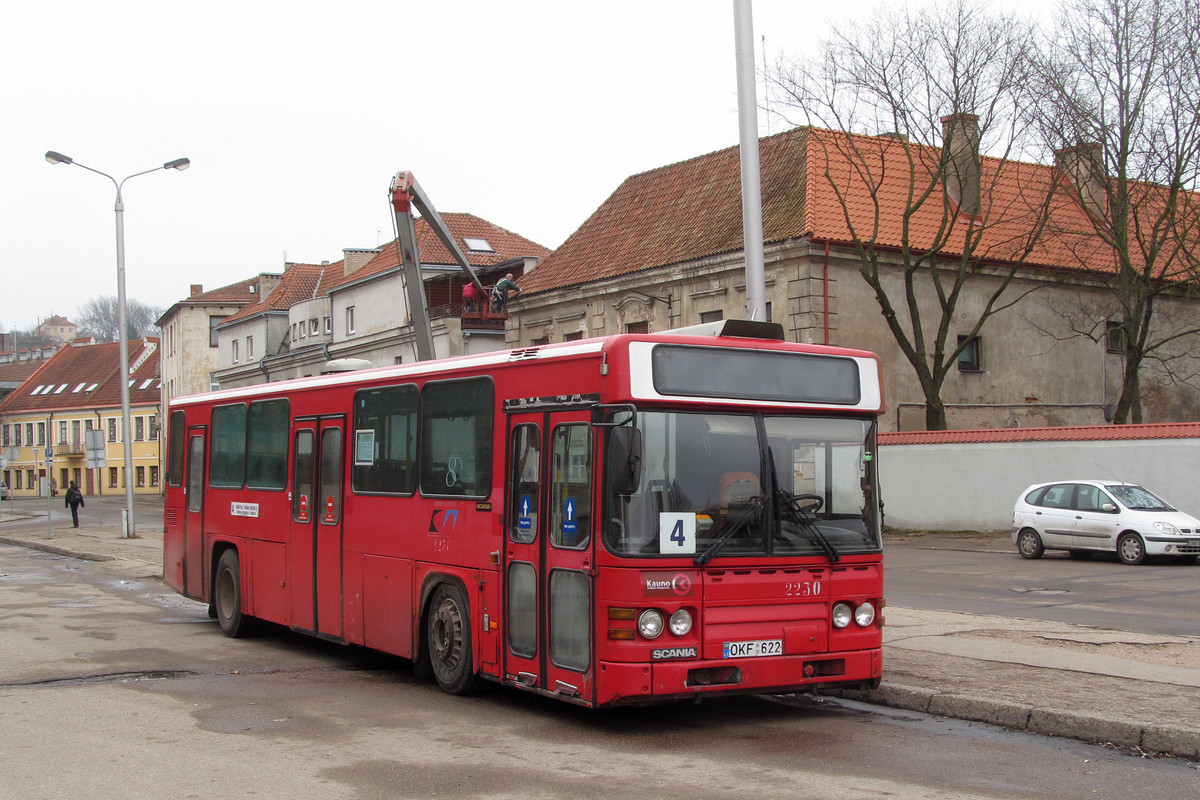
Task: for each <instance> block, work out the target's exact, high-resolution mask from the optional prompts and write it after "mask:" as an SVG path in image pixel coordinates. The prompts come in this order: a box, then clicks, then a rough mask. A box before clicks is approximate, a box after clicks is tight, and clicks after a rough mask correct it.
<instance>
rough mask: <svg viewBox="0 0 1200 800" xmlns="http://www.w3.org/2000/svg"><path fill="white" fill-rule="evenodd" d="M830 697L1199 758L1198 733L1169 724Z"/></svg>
mask: <svg viewBox="0 0 1200 800" xmlns="http://www.w3.org/2000/svg"><path fill="white" fill-rule="evenodd" d="M828 694H829V695H830V696H833V697H842V698H845V699H847V700H857V701H860V702H864V703H874V704H876V705H882V706H888V707H889V708H901V709H905V710H908V711H920V712H922V713H925V714H933V715H936V716H941V717H950V718H953V719H963V720H969V721H972V722H984V723H987V724H990V725H996V726H998V727H1002V728H1009V729H1011V730H1020V731H1027V732H1029V733H1037V734H1041V735H1043V736H1057V737H1060V738H1064V739H1076V740H1079V741H1083V742H1089V743H1092V744H1113V745H1117V746H1119V747H1128V748H1134V749H1138V750H1142V751H1144V752H1145V753H1147V754H1152V755H1166V756H1173V757H1175V758H1182V759H1188V760H1193V761H1194V760H1197V759H1200V733H1197V732H1195V731H1190V730H1186V729H1183V728H1176V727H1173V726H1170V725H1145V726H1142V725H1140V724H1138V723H1136V722H1130V721H1127V720H1115V719H1099V718H1096V717H1089V716H1085V715H1082V714H1076V713H1074V712H1071V711H1064V710H1062V709H1054V708H1035V707H1033V706H1026V705H1022V704H1020V703H1005V702H1000V701H995V700H988V699H986V698H980V697H971V696H968V695H956V694H943V693H941V692H938V691H936V690H933V689H924V688H917V687H912V686H900V685H895V684H892V685H883V686H880V687H879V688H878V689H870V690H865V691H864V690H861V689H841V690H832V691H829V692H828Z"/></svg>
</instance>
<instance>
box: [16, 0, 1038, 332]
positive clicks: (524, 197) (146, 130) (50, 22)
mask: <svg viewBox="0 0 1200 800" xmlns="http://www.w3.org/2000/svg"><path fill="white" fill-rule="evenodd" d="M997 4H998V5H1002V6H1009V5H1023V3H1021V2H1016V0H1014V2H1012V3H1007V2H1000V3H997ZM875 7H877V3H876V2H875V0H839V2H836V3H830V2H827V0H823V1H822V2H813V1H812V0H754V3H753V14H754V31H755V34H754V39H755V46H756V48H757V50H758V52H757V56H756V60H757V63H758V64H759V65H761V64H762V61H763V56H764V53H763V41H762V37H765V50H766V53H765V54H766V57H767V59H768V60H769V61H771V62H773V61H774V60H775V59H776V57H777V56H778V55H779V54H780V53H786V54H789V55H795V54H800V53H801V52H803V48H812V47H813V45H814V42H815V41H816V39H817V37H819V36H820V35H822V33H823V30H824V26H823V24H822V23H825V22H828V21H831V20H838V19H845V18H849V19H853V18H855V16H856V15H863V14H867V13H869V12H870V10H871V9H873V8H875ZM4 32H5V34H6V35H5V36H4V42H3V46H0V76H3V77H2V78H0V119H3V120H4V123H3V125H2V127H0V141H2V142H3V145H2V146H0V179H2V180H3V182H4V186H3V191H2V192H0V195H2V199H0V254H2V255H3V257H4V259H5V266H4V268H3V273H2V274H3V276H4V277H3V280H2V281H0V330H14V329H27V328H30V327H32V326H34V325H35V324H37V322H38V321H39V320H40V319H44V318H45V317H47V316H49V315H51V314H62V315H64V316H67V317H72V316H74V315H75V313H76V310H77V309H78V308H79V307H80V306H81V305H83V304H84V303H85V302H87V301H88V300H90V299H92V298H95V297H97V296H100V295H115V294H116V255H115V253H116V250H115V225H114V216H113V201H114V199H115V196H116V193H115V189H114V187H113V185H112V184H111V183H109V182H108V181H107V180H106V179H104V178H102V177H101V176H99V175H94V174H91V173H89V172H86V171H84V170H82V169H79V168H78V167H74V166H65V165H58V166H51V165H50V164H48V163H47V162H46V161H45V159H44V157H43V154H44V153H45V151H47V150H56V151H58V152H60V153H63V154H65V155H68V156H70V157H72V158H74V159H76V160H77V161H78V162H79V163H82V164H86V165H88V166H89V167H93V168H95V169H98V170H100V171H102V172H106V173H109V174H111V175H113V176H114V177H115V178H117V179H118V180H119V179H121V178H123V177H125V176H126V175H129V174H131V173H135V172H140V171H142V170H145V169H149V168H152V167H155V166H158V165H160V164H162V163H164V162H166V161H170V160H172V159H175V158H179V157H184V156H186V157H187V158H190V159H191V161H192V166H191V168H190V169H189V170H187V171H185V172H174V171H169V172H161V171H160V172H156V173H151V174H149V175H143V176H140V177H136V178H134V179H133V180H131V181H130V182H129V183H127V184H126V185H125V188H124V191H123V195H124V200H125V240H126V280H127V291H128V296H129V297H130V299H136V300H138V301H141V302H143V303H147V304H151V305H157V306H162V307H164V308H165V307H168V306H170V305H171V304H172V303H174V302H175V301H177V300H180V299H183V298H184V297H186V296H187V293H188V287H189V285H190V284H193V283H200V284H203V285H204V287H205V289H206V290H207V289H214V288H217V287H219V286H223V285H226V284H229V283H233V282H235V281H238V280H241V279H243V278H247V277H250V276H253V275H256V274H257V273H259V272H279V271H281V270H282V268H283V263H284V261H285V260H287V261H301V262H308V263H319V262H321V261H325V260H328V261H336V260H338V259H340V258H341V257H342V248H345V247H375V246H377V245H379V244H383V243H386V242H388V241H390V240H391V239H392V238H393V236H392V225H393V222H392V216H391V208H390V205H389V204H388V197H387V188H388V184H389V182H390V180H391V178H392V175H393V174H395V172H396V171H398V170H401V169H404V170H411V171H412V172H413V173H414V174H415V175H416V177H417V179H418V180H419V181H420V183H421V186H422V187H423V188H424V189H425V191H426V192H427V193H428V194H429V196H430V198H431V199H432V201H433V203H434V205H435V206H436V207H437V209H438V210H439V211H442V212H447V211H458V212H470V213H473V214H476V215H478V216H480V217H483V218H484V219H487V220H489V221H491V222H493V223H495V224H497V225H500V226H502V227H505V228H508V229H509V230H512V231H514V232H516V233H518V234H521V235H523V236H526V237H528V238H530V239H533V240H534V241H536V242H539V243H540V244H543V245H545V246H547V247H550V248H554V247H557V246H558V245H559V244H561V243H562V241H563V240H564V239H565V238H566V237H567V236H569V235H570V234H571V233H572V232H573V231H574V230H575V229H576V228H577V227H578V226H579V225H580V224H581V223H582V222H583V221H584V220H585V219H586V218H587V217H588V215H590V214H591V213H592V211H594V210H595V209H596V207H597V206H598V205H599V204H600V203H601V202H602V201H603V200H604V199H605V198H606V197H607V196H608V195H609V194H610V193H611V192H612V191H613V190H614V189H615V188H616V187H617V185H618V184H619V183H620V182H621V181H622V180H623V179H624V178H626V177H627V176H629V175H632V174H635V173H638V172H642V171H645V170H648V169H653V168H655V167H658V166H662V165H664V164H669V163H673V162H676V161H681V160H684V159H688V158H691V157H693V156H697V155H701V154H703V153H707V152H711V151H713V150H717V149H720V148H723V147H729V146H731V145H735V144H737V141H738V125H737V95H736V63H735V58H734V30H733V4H732V1H731V0H642V1H641V2H604V3H602V2H591V3H584V2H569V1H567V0H558V1H557V2H535V1H534V0H528V1H525V0H511V1H510V2H502V0H491V2H485V1H484V0H421V2H414V1H413V0H388V1H387V2H376V1H375V0H340V2H336V3H325V2H321V3H318V2H309V0H293V2H290V3H286V4H285V3H282V2H269V3H267V2H257V0H238V1H237V2H227V1H226V0H211V1H210V2H207V3H188V4H180V3H163V2H161V0H155V1H154V2H143V1H142V0H121V1H120V2H114V3H96V2H95V1H94V0H88V2H79V1H78V0H60V2H58V3H55V4H53V5H51V6H47V5H45V4H44V3H36V4H35V3H32V2H27V0H17V3H16V4H15V6H14V4H13V3H11V2H10V3H9V4H8V5H7V6H6V11H5V13H4ZM759 99H760V101H761V99H762V97H761V87H760V96H759ZM775 125H776V128H778V123H775ZM776 132H778V129H776V130H768V126H767V124H766V120H765V117H764V119H763V123H762V124H761V125H760V134H763V135H765V134H767V133H776Z"/></svg>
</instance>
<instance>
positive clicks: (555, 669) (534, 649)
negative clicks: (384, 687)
mask: <svg viewBox="0 0 1200 800" xmlns="http://www.w3.org/2000/svg"><path fill="white" fill-rule="evenodd" d="M590 422H591V415H590V411H585V410H574V411H555V412H547V413H536V412H534V413H522V414H514V415H512V416H511V417H510V419H509V450H508V452H509V464H508V471H507V475H506V482H507V486H508V501H507V502H508V508H507V509H506V514H505V518H506V520H507V525H508V530H507V532H506V533H507V536H506V539H507V541H506V543H505V545H506V546H505V581H504V586H505V647H504V650H505V676H506V678H507V679H508V680H510V681H513V682H516V683H520V684H523V685H526V686H530V687H534V688H538V689H543V690H545V691H548V692H552V693H554V694H559V695H562V696H564V697H567V698H576V699H580V700H584V701H591V700H592V699H593V688H592V687H593V669H592V623H591V621H592V619H593V615H592V580H591V576H590V574H589V572H590V570H591V567H592V543H593V542H592V529H593V519H592V516H593V514H592V503H593V501H594V492H593V483H592V473H593V469H592V466H593V465H592V461H593V449H594V446H593V436H592V427H591V424H590Z"/></svg>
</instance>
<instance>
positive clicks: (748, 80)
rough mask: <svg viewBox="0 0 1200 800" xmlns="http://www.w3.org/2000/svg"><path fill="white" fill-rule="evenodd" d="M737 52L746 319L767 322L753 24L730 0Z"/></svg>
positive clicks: (738, 2)
mask: <svg viewBox="0 0 1200 800" xmlns="http://www.w3.org/2000/svg"><path fill="white" fill-rule="evenodd" d="M733 30H734V38H735V39H736V52H737V87H738V131H739V134H740V135H739V145H740V152H741V163H742V239H743V242H744V244H743V248H744V250H745V254H746V317H747V318H748V319H755V320H763V321H765V320H766V318H767V282H766V274H765V268H764V266H763V229H762V183H761V181H760V179H759V167H758V101H757V99H756V97H755V87H754V20H753V15H752V11H751V4H750V0H733Z"/></svg>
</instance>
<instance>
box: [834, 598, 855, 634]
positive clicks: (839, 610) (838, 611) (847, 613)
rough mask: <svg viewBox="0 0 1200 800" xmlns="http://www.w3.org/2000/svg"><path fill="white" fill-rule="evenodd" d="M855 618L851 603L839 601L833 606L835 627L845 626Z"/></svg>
mask: <svg viewBox="0 0 1200 800" xmlns="http://www.w3.org/2000/svg"><path fill="white" fill-rule="evenodd" d="M853 618H854V608H853V607H852V606H851V605H850V604H849V603H838V604H837V605H835V606H834V607H833V627H835V628H844V627H846V626H847V625H849V624H850V620H852V619H853Z"/></svg>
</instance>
